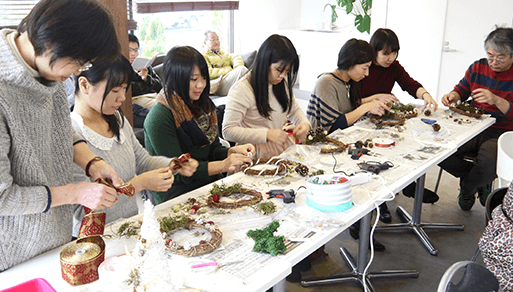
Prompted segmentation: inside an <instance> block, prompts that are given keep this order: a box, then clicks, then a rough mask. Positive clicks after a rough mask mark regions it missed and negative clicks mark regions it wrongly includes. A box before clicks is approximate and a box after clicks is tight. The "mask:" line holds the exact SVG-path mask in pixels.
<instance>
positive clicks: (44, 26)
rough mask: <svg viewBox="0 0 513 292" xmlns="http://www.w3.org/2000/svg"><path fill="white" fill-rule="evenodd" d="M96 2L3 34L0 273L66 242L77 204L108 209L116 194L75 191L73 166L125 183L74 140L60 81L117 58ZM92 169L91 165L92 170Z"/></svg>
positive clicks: (61, 1)
mask: <svg viewBox="0 0 513 292" xmlns="http://www.w3.org/2000/svg"><path fill="white" fill-rule="evenodd" d="M116 39H117V38H116V32H115V29H114V25H113V22H112V16H111V15H110V13H109V12H108V10H107V9H106V8H105V7H104V6H103V5H102V4H101V3H99V2H98V1H96V0H74V1H68V0H42V1H40V2H39V3H38V4H37V5H36V6H35V7H34V9H32V11H31V12H30V14H29V15H28V16H27V17H26V18H25V19H23V20H22V22H21V23H20V25H19V26H18V28H17V30H8V29H4V30H1V31H0V230H1V232H0V272H1V271H3V270H5V269H8V268H9V267H12V266H14V265H16V264H18V263H20V262H23V261H26V260H28V259H30V258H32V257H35V256H36V255H38V254H41V253H43V252H45V251H48V250H50V249H53V248H55V247H58V246H60V245H63V244H64V243H66V242H69V241H70V240H71V230H72V222H73V220H72V216H73V211H74V209H75V205H74V204H83V205H86V206H88V207H89V208H91V209H101V208H104V207H111V206H112V204H113V202H114V201H115V200H116V195H117V193H116V191H115V190H114V189H113V188H109V187H107V186H104V185H100V184H97V183H91V182H82V183H79V184H72V182H73V168H72V166H73V162H75V163H77V164H78V165H80V166H81V167H82V168H84V169H86V170H87V171H88V172H89V174H90V175H91V176H92V177H93V178H98V177H104V178H107V177H109V178H111V179H112V180H113V182H114V185H117V186H119V185H121V184H122V183H123V181H122V180H121V179H120V178H119V177H118V176H117V174H116V172H115V171H114V169H113V168H112V167H110V166H109V165H107V164H106V163H105V162H104V161H102V160H98V159H93V158H94V157H95V155H94V154H93V153H92V152H91V151H90V150H89V148H88V147H87V145H86V144H85V143H83V142H84V141H83V140H80V138H79V137H78V136H76V135H73V129H72V127H71V121H70V117H69V107H68V101H67V97H66V91H65V90H64V86H63V84H62V81H64V80H65V79H66V78H68V77H69V76H70V75H71V74H72V73H75V74H79V73H80V72H81V71H83V70H87V69H88V68H89V66H90V65H89V64H90V63H89V62H90V61H92V60H96V61H102V60H108V59H110V58H112V57H114V56H116V55H117V54H118V53H119V52H120V46H119V44H118V43H117V41H116ZM89 162H90V163H89Z"/></svg>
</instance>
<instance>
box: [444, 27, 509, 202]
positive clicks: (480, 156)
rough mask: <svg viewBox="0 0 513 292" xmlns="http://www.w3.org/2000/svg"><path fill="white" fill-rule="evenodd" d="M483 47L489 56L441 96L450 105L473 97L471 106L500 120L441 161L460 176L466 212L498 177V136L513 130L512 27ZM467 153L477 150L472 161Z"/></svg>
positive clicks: (495, 34) (482, 198)
mask: <svg viewBox="0 0 513 292" xmlns="http://www.w3.org/2000/svg"><path fill="white" fill-rule="evenodd" d="M484 47H485V50H486V54H487V55H488V57H487V58H483V59H480V60H478V61H475V62H474V63H473V64H472V65H470V67H469V68H468V69H467V72H466V73H465V76H464V77H463V78H462V79H461V80H460V82H459V83H458V84H457V85H456V86H455V87H454V89H453V91H451V92H449V93H448V94H445V95H444V96H443V97H442V103H443V104H444V105H446V106H449V105H451V104H453V103H456V102H458V101H462V102H464V101H466V100H467V99H468V98H469V97H470V96H471V97H472V100H471V101H470V103H471V105H472V106H475V107H478V108H481V109H483V110H484V112H485V113H487V114H491V115H492V116H493V117H494V118H496V119H497V121H496V122H495V124H493V125H492V126H490V127H489V128H488V129H486V130H484V131H483V132H481V133H480V134H479V135H477V136H476V137H474V138H473V139H472V140H470V141H468V142H467V143H465V144H464V145H462V146H461V147H460V148H458V150H457V151H456V153H454V154H453V155H451V156H450V157H448V158H447V159H446V160H444V161H442V162H441V163H440V164H439V166H440V167H442V168H443V169H444V170H446V171H447V172H449V173H450V174H452V175H454V176H455V177H459V178H460V194H459V196H458V203H459V205H460V208H461V209H462V210H464V211H468V210H470V209H472V206H473V205H474V202H475V193H476V192H477V193H478V196H479V201H480V202H481V204H482V205H483V206H484V203H485V202H486V198H487V197H488V195H489V194H490V191H491V182H492V181H493V180H494V179H495V177H496V169H497V139H498V138H499V136H500V135H501V134H502V133H504V132H506V131H512V130H513V122H512V121H513V111H512V108H511V105H512V102H513V68H512V65H513V28H509V27H508V28H505V27H504V28H496V29H495V30H494V31H492V32H490V34H488V36H487V37H486V40H485V43H484ZM468 153H474V155H475V153H477V157H476V158H475V159H474V160H473V162H468V161H467V160H465V159H464V156H465V155H467V154H468Z"/></svg>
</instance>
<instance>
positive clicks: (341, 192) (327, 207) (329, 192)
mask: <svg viewBox="0 0 513 292" xmlns="http://www.w3.org/2000/svg"><path fill="white" fill-rule="evenodd" d="M340 177H343V178H345V179H347V181H345V182H342V183H338V182H336V181H337V180H338V179H339V178H340ZM316 181H319V182H324V181H326V182H328V183H330V182H331V184H318V183H315V182H316ZM306 190H307V196H306V203H307V204H308V206H310V207H312V208H314V209H317V210H319V211H323V212H341V211H345V210H347V209H349V208H351V206H352V205H353V196H352V195H351V178H350V177H347V176H340V175H336V174H324V175H317V176H313V177H310V178H309V179H307V180H306Z"/></svg>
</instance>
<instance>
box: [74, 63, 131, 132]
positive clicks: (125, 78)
mask: <svg viewBox="0 0 513 292" xmlns="http://www.w3.org/2000/svg"><path fill="white" fill-rule="evenodd" d="M92 65H93V66H92V67H91V68H90V69H89V70H86V71H83V72H81V73H80V75H78V76H76V77H75V94H77V93H78V92H79V91H80V86H79V84H78V80H79V78H80V77H82V76H83V77H85V78H86V79H87V80H88V81H89V83H91V84H92V85H93V86H95V85H97V84H98V83H100V82H102V81H104V80H106V81H107V84H106V85H105V91H104V92H103V100H102V104H101V107H100V108H103V103H104V102H105V98H106V97H107V95H109V93H110V92H111V90H112V89H113V88H116V87H119V86H122V85H123V84H127V85H128V86H127V89H126V90H127V91H128V88H129V87H130V83H131V81H132V80H133V79H134V78H135V77H136V76H135V74H136V73H135V71H134V69H133V68H132V65H131V64H130V61H128V60H127V58H125V56H123V55H122V54H119V55H117V57H115V58H114V59H113V60H111V61H110V62H93V64H92ZM118 112H119V115H120V116H121V118H120V119H118V118H116V115H105V114H103V112H102V113H101V114H102V116H103V118H104V119H105V121H107V123H108V124H109V129H110V130H111V131H112V132H114V134H115V135H116V137H117V138H118V140H119V138H120V128H121V127H123V124H124V118H123V117H124V115H123V111H122V110H121V108H119V109H118Z"/></svg>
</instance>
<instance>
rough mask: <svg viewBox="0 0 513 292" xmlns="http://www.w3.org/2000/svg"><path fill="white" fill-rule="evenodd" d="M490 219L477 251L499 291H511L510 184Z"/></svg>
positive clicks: (512, 192) (512, 219)
mask: <svg viewBox="0 0 513 292" xmlns="http://www.w3.org/2000/svg"><path fill="white" fill-rule="evenodd" d="M491 215H492V216H491V217H492V219H491V220H490V221H489V222H488V224H487V225H486V228H485V230H484V232H483V235H482V236H481V239H480V240H479V249H480V250H481V254H482V256H483V261H484V263H485V266H486V267H487V268H488V270H490V271H491V272H492V273H493V274H494V275H495V277H496V278H497V280H498V281H499V285H500V287H501V289H502V290H501V291H513V261H512V259H511V254H512V252H513V250H512V248H513V245H512V242H513V184H511V183H510V185H509V188H508V191H507V193H506V195H505V196H504V199H503V200H502V204H500V205H498V206H497V207H495V209H493V210H492V214H491Z"/></svg>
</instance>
